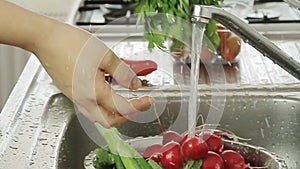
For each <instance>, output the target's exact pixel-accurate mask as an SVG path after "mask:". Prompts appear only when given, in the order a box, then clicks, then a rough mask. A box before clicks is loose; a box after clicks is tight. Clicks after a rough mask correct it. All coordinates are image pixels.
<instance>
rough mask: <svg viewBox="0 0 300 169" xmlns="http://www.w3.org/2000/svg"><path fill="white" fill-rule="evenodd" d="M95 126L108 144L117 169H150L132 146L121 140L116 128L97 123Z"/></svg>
mask: <svg viewBox="0 0 300 169" xmlns="http://www.w3.org/2000/svg"><path fill="white" fill-rule="evenodd" d="M95 126H96V128H97V130H98V131H99V132H100V134H101V135H102V136H103V138H104V140H105V141H106V143H107V144H108V147H109V150H110V152H111V154H113V157H114V162H115V165H116V168H117V169H133V168H134V169H152V167H151V165H150V164H149V163H147V161H146V160H145V159H144V158H143V157H142V156H141V155H140V154H139V153H138V152H137V151H136V150H135V149H134V148H132V147H130V145H128V144H127V143H126V142H125V141H124V140H122V138H121V137H120V133H119V132H118V130H117V129H116V128H114V127H112V128H109V129H106V128H104V127H103V126H101V125H100V124H98V123H95Z"/></svg>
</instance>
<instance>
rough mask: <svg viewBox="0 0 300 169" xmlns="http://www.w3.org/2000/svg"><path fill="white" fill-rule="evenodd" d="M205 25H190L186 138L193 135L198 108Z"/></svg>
mask: <svg viewBox="0 0 300 169" xmlns="http://www.w3.org/2000/svg"><path fill="white" fill-rule="evenodd" d="M204 31H205V24H203V23H193V25H192V46H191V47H192V49H191V73H190V98H189V109H188V136H189V137H193V136H194V135H195V127H196V124H197V120H196V119H197V107H198V104H197V103H198V81H199V69H200V56H201V49H202V40H203V34H204Z"/></svg>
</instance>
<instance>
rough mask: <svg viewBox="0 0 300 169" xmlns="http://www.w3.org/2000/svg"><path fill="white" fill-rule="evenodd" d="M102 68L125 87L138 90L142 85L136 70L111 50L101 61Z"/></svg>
mask: <svg viewBox="0 0 300 169" xmlns="http://www.w3.org/2000/svg"><path fill="white" fill-rule="evenodd" d="M100 69H103V70H104V71H105V72H107V73H109V74H110V75H111V76H113V77H114V79H115V80H116V81H117V82H118V84H120V85H121V86H123V87H126V88H128V89H131V90H136V89H138V88H139V87H141V86H142V83H141V81H140V80H139V79H138V77H137V76H136V74H135V73H134V71H133V70H132V69H131V68H130V67H129V66H128V65H127V64H126V63H124V62H123V61H122V60H121V59H120V58H118V57H117V56H116V55H115V54H114V53H113V52H112V51H111V50H109V51H107V53H106V54H105V56H104V58H103V60H102V61H101V63H100Z"/></svg>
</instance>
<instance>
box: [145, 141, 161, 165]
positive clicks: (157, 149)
mask: <svg viewBox="0 0 300 169" xmlns="http://www.w3.org/2000/svg"><path fill="white" fill-rule="evenodd" d="M161 148H162V145H161V144H152V145H150V146H149V147H147V148H146V149H145V150H144V152H143V153H142V155H143V157H144V158H145V159H147V158H150V157H151V156H153V154H160V153H161ZM154 161H155V160H154Z"/></svg>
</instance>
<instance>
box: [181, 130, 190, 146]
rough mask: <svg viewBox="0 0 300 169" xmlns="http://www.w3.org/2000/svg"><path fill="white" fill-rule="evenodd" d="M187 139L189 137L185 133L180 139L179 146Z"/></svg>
mask: <svg viewBox="0 0 300 169" xmlns="http://www.w3.org/2000/svg"><path fill="white" fill-rule="evenodd" d="M188 137H189V134H188V133H185V134H184V135H183V136H182V138H181V140H180V142H179V144H180V145H182V144H183V143H184V142H185V141H186V140H187V139H188Z"/></svg>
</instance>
